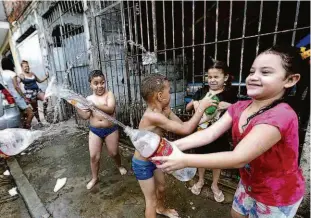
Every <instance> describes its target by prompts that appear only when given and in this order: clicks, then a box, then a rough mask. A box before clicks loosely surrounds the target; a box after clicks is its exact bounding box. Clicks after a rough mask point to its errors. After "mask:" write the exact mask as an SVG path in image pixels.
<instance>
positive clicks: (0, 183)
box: [0, 160, 30, 218]
mask: <svg viewBox="0 0 311 218" xmlns="http://www.w3.org/2000/svg"><path fill="white" fill-rule="evenodd" d="M6 170H7V166H6V164H5V162H4V160H0V217H6V218H19V217H23V218H30V216H29V214H28V210H27V208H26V205H25V203H24V201H23V199H22V198H21V196H20V195H19V194H17V195H15V196H11V195H10V194H9V190H10V189H12V188H13V187H16V184H15V182H14V180H13V178H12V176H5V175H3V172H4V171H6Z"/></svg>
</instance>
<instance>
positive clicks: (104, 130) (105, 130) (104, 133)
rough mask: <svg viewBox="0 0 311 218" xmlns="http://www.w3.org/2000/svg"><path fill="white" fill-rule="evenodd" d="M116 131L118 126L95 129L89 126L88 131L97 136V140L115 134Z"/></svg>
mask: <svg viewBox="0 0 311 218" xmlns="http://www.w3.org/2000/svg"><path fill="white" fill-rule="evenodd" d="M117 130H118V126H112V127H110V128H96V127H92V126H90V131H91V132H92V133H94V134H95V135H97V136H98V137H99V138H101V139H104V138H106V137H107V136H108V135H110V134H111V133H113V132H115V131H117Z"/></svg>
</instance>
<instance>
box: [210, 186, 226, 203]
mask: <svg viewBox="0 0 311 218" xmlns="http://www.w3.org/2000/svg"><path fill="white" fill-rule="evenodd" d="M211 189H212V188H211ZM212 192H213V194H214V199H215V201H216V202H218V203H221V202H223V201H224V200H225V196H224V194H223V193H222V191H220V192H219V193H216V192H214V191H213V189H212Z"/></svg>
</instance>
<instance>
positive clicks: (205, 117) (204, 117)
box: [199, 113, 216, 124]
mask: <svg viewBox="0 0 311 218" xmlns="http://www.w3.org/2000/svg"><path fill="white" fill-rule="evenodd" d="M215 115H216V113H214V114H212V115H206V114H205V113H203V117H202V118H201V120H200V122H199V124H202V123H205V122H207V121H209V120H211V119H213V117H214V116H215Z"/></svg>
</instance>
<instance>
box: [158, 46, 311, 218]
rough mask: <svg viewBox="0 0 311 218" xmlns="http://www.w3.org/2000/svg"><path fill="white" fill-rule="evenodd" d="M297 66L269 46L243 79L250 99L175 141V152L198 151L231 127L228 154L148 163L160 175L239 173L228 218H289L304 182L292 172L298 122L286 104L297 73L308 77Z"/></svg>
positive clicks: (288, 53)
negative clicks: (189, 169) (201, 171)
mask: <svg viewBox="0 0 311 218" xmlns="http://www.w3.org/2000/svg"><path fill="white" fill-rule="evenodd" d="M303 65H304V63H303V62H302V59H301V57H300V55H299V54H298V52H295V51H294V49H293V48H285V47H278V46H274V47H272V48H270V49H268V50H266V51H264V52H262V53H260V54H259V55H258V56H257V58H256V59H255V61H254V63H253V65H252V67H251V69H250V74H249V76H248V77H247V78H246V87H247V94H248V96H249V97H251V98H252V99H251V100H247V101H239V102H237V103H235V104H233V105H232V106H230V107H229V108H228V111H227V112H226V113H225V114H224V115H223V116H222V117H221V118H220V119H219V120H218V121H217V122H216V123H214V124H213V125H212V126H211V127H209V128H207V129H205V130H203V131H200V132H196V133H194V134H192V135H190V136H188V137H186V138H183V139H180V140H177V141H175V145H176V146H177V147H178V148H179V149H181V150H187V149H190V148H194V147H199V146H202V145H205V144H208V143H211V142H213V141H214V140H216V139H217V138H218V137H219V136H221V135H222V134H223V133H224V132H226V131H227V130H228V129H230V127H231V126H232V137H233V143H234V146H235V148H234V150H233V151H229V152H219V153H214V154H205V155H196V154H184V153H182V152H181V151H178V150H177V152H176V153H174V154H173V155H170V156H168V157H155V158H153V160H154V161H164V162H165V163H163V164H162V165H160V166H158V167H159V168H161V169H164V170H165V171H172V170H175V169H180V168H184V167H205V168H206V167H208V168H220V169H226V168H240V175H241V180H240V183H239V185H238V188H237V191H236V193H235V196H234V201H233V205H232V210H231V215H232V217H234V218H245V217H259V218H268V217H281V218H282V217H290V218H292V217H294V216H295V214H296V212H297V209H298V207H299V205H300V203H301V201H302V198H303V195H304V192H305V181H304V178H303V175H302V171H301V169H300V168H299V166H298V146H299V136H298V118H297V114H296V113H295V111H294V110H293V109H292V107H291V106H289V104H287V103H286V101H287V97H288V93H289V92H290V89H291V88H292V87H293V86H294V85H295V84H296V83H297V82H298V81H299V80H300V73H301V74H303V73H310V72H303V71H304V70H305V69H304V68H303ZM298 97H301V96H298ZM173 146H174V145H173Z"/></svg>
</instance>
